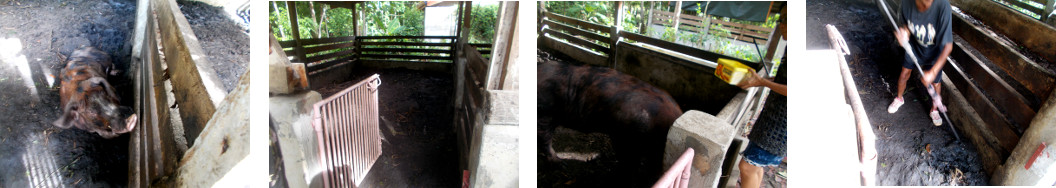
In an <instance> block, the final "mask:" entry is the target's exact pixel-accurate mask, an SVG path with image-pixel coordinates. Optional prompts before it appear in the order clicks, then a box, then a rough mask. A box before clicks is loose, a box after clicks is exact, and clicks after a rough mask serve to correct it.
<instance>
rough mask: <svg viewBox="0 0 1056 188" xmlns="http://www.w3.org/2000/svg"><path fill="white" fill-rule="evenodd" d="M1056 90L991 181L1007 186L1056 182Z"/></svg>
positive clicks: (1041, 184)
mask: <svg viewBox="0 0 1056 188" xmlns="http://www.w3.org/2000/svg"><path fill="white" fill-rule="evenodd" d="M1053 144H1056V92H1053V94H1049V98H1048V100H1045V103H1044V104H1042V106H1041V109H1039V110H1038V113H1037V115H1035V116H1034V119H1033V120H1031V123H1030V128H1027V131H1026V132H1024V133H1023V137H1021V138H1020V139H1019V144H1018V145H1016V149H1014V150H1012V154H1010V155H1009V156H1008V160H1007V161H1005V164H1004V165H1002V166H1000V167H998V171H997V172H995V173H994V177H993V179H992V181H991V183H994V184H995V185H1005V186H1012V185H1018V186H1023V185H1026V186H1052V185H1053V184H1054V183H1056V173H1052V172H1053V171H1056V147H1053V146H1052V145H1053Z"/></svg>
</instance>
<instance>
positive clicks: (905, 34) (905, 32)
mask: <svg viewBox="0 0 1056 188" xmlns="http://www.w3.org/2000/svg"><path fill="white" fill-rule="evenodd" d="M895 39H897V40H898V45H899V46H902V45H905V44H908V42H909V29H906V28H905V27H899V28H898V29H897V30H895Z"/></svg>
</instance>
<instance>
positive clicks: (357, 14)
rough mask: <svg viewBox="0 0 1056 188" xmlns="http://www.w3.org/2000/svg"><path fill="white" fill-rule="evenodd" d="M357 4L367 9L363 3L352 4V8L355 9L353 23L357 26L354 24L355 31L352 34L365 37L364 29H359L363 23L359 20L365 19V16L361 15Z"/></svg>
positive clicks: (353, 10)
mask: <svg viewBox="0 0 1056 188" xmlns="http://www.w3.org/2000/svg"><path fill="white" fill-rule="evenodd" d="M356 4H360V5H362V6H363V7H364V8H365V7H366V5H363V3H362V2H357V3H353V4H352V7H353V8H352V22H355V24H352V29H353V30H354V31H352V33H353V34H354V35H356V36H362V35H363V27H359V25H360V24H361V23H362V21H360V20H359V18H361V17H363V15H360V14H362V10H361V9H358V8H356V7H357V6H356Z"/></svg>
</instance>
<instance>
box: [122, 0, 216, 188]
mask: <svg viewBox="0 0 1056 188" xmlns="http://www.w3.org/2000/svg"><path fill="white" fill-rule="evenodd" d="M140 3H141V4H142V5H144V6H141V7H139V8H138V10H137V19H140V20H142V22H139V23H141V24H137V27H136V28H137V29H136V33H137V34H139V35H141V36H143V37H142V38H138V37H137V39H138V40H136V41H133V43H134V44H135V45H136V46H137V48H135V49H136V51H134V52H133V54H134V58H133V60H132V65H131V67H132V69H133V73H134V79H133V80H135V84H134V85H135V86H134V87H135V95H134V96H133V97H134V98H135V99H136V100H135V101H136V102H135V105H134V108H135V109H134V110H135V112H136V114H138V115H139V122H138V125H137V126H136V129H135V130H134V131H132V133H131V139H130V141H129V142H130V143H129V151H128V152H129V165H128V184H127V185H126V186H128V187H170V186H172V185H167V184H168V183H171V182H172V181H173V180H174V179H173V178H171V177H173V176H172V175H173V173H175V171H176V170H177V168H178V166H177V165H178V164H177V162H180V159H181V157H183V156H184V154H183V153H180V151H179V150H178V149H177V143H176V142H175V138H174V137H175V135H174V133H173V132H172V131H173V129H172V126H179V125H180V124H176V123H173V121H172V118H173V117H172V116H170V115H172V114H171V113H170V111H171V110H173V109H172V107H171V106H173V105H175V104H179V106H178V108H177V109H176V110H178V113H179V114H178V115H179V116H180V118H181V120H182V126H183V130H184V135H185V138H186V139H187V141H188V146H187V147H192V146H193V145H194V144H197V143H195V140H196V138H198V136H199V135H200V133H202V131H203V129H204V128H205V125H206V124H207V123H208V121H210V120H211V119H212V117H213V114H214V112H216V111H217V108H218V106H219V104H220V102H221V101H223V99H224V97H225V96H227V92H225V91H224V90H223V89H222V88H220V85H219V84H220V81H219V78H218V77H217V76H216V71H215V70H213V69H212V68H211V67H212V66H211V63H210V62H209V61H208V60H207V59H208V58H195V57H205V54H204V52H203V51H202V48H201V46H200V45H199V44H198V39H197V38H196V37H194V36H195V35H194V32H193V31H192V29H191V26H190V24H188V22H187V19H186V18H185V17H184V15H183V13H181V12H180V9H179V7H178V5H177V3H176V1H174V0H151V1H140ZM170 95H171V97H172V98H175V101H174V102H170V101H169V98H170ZM166 177H170V178H166Z"/></svg>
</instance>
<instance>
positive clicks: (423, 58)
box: [356, 36, 457, 63]
mask: <svg viewBox="0 0 1056 188" xmlns="http://www.w3.org/2000/svg"><path fill="white" fill-rule="evenodd" d="M437 39H439V40H440V41H434V40H437ZM456 39H457V37H455V36H360V37H358V38H356V46H358V47H359V50H358V54H357V57H360V58H362V59H363V60H370V61H372V62H385V61H394V62H421V63H451V62H452V56H453V55H454V53H453V50H454V48H453V47H452V45H454V43H455V40H456Z"/></svg>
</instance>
